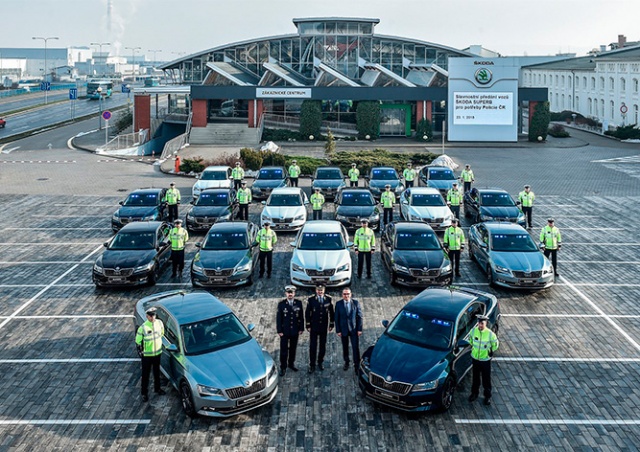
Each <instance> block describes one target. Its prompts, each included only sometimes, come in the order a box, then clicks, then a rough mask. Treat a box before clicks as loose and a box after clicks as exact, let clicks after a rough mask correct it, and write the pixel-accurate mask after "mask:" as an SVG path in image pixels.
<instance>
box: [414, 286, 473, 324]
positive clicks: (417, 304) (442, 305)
mask: <svg viewBox="0 0 640 452" xmlns="http://www.w3.org/2000/svg"><path fill="white" fill-rule="evenodd" d="M475 298H477V297H476V296H475V295H473V294H471V293H468V292H463V291H459V290H456V289H453V288H449V289H447V288H429V289H427V290H423V291H422V292H420V293H419V294H418V295H416V296H415V297H414V298H413V299H412V300H411V301H410V302H409V303H407V304H406V305H405V306H404V308H403V309H405V310H407V311H412V312H416V313H419V314H428V315H432V316H434V317H440V318H443V319H448V320H455V319H457V318H458V314H460V311H462V310H463V309H464V308H465V307H466V306H467V305H468V304H469V302H471V301H472V300H474V299H475Z"/></svg>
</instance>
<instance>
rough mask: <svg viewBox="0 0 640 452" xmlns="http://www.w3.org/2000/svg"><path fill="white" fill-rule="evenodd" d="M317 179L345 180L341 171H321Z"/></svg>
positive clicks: (317, 174)
mask: <svg viewBox="0 0 640 452" xmlns="http://www.w3.org/2000/svg"><path fill="white" fill-rule="evenodd" d="M316 179H344V177H343V175H342V172H341V171H340V170H339V169H319V170H318V172H317V173H316Z"/></svg>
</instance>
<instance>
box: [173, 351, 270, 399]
mask: <svg viewBox="0 0 640 452" xmlns="http://www.w3.org/2000/svg"><path fill="white" fill-rule="evenodd" d="M186 358H187V362H188V365H187V371H188V372H189V373H191V375H192V376H193V377H194V379H195V381H196V383H198V384H202V385H205V386H212V387H215V388H221V389H227V388H234V387H237V386H243V387H247V386H250V385H251V384H253V382H255V381H256V380H259V379H260V378H262V377H264V376H265V373H266V371H267V362H266V360H265V356H264V353H263V352H262V349H261V348H260V346H259V345H258V343H257V342H256V341H255V339H250V340H249V341H247V342H245V343H243V344H239V345H236V346H233V347H228V348H224V349H222V350H218V351H215V352H212V353H204V354H202V355H189V356H186Z"/></svg>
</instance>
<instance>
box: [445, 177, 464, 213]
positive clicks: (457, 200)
mask: <svg viewBox="0 0 640 452" xmlns="http://www.w3.org/2000/svg"><path fill="white" fill-rule="evenodd" d="M461 204H462V194H461V193H460V190H459V189H458V184H457V183H456V182H454V183H453V184H452V185H451V189H450V190H449V191H448V192H447V205H448V206H449V209H451V213H453V217H454V218H457V219H460V205H461Z"/></svg>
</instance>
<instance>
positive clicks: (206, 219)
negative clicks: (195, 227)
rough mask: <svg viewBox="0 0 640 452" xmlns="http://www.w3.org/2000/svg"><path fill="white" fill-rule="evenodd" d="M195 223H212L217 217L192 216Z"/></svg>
mask: <svg viewBox="0 0 640 452" xmlns="http://www.w3.org/2000/svg"><path fill="white" fill-rule="evenodd" d="M194 220H195V222H196V224H213V223H215V222H216V220H217V218H211V217H194Z"/></svg>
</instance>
